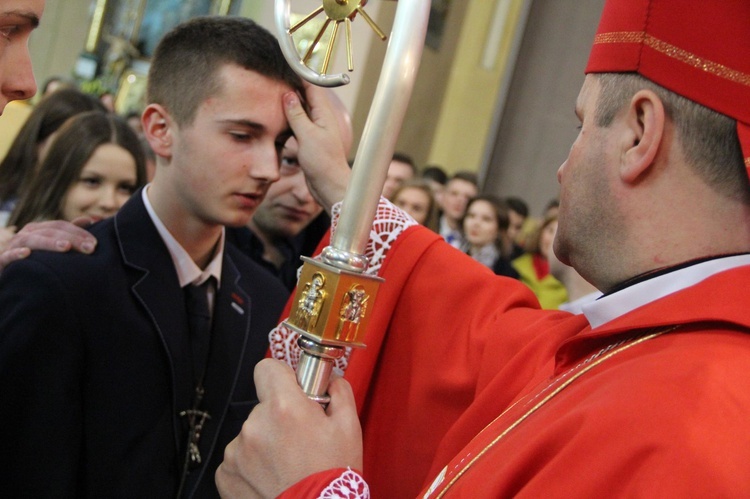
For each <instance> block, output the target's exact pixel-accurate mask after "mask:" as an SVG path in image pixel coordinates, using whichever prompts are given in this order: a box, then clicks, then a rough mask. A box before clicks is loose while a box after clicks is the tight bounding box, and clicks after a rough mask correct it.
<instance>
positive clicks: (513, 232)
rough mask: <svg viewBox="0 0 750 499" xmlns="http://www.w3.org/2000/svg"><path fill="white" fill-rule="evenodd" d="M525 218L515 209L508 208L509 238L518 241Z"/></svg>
mask: <svg viewBox="0 0 750 499" xmlns="http://www.w3.org/2000/svg"><path fill="white" fill-rule="evenodd" d="M524 221H525V219H524V217H523V216H522V215H520V214H518V213H517V212H515V211H513V210H508V239H509V240H511V241H517V240H518V236H519V235H520V234H521V230H523V223H524Z"/></svg>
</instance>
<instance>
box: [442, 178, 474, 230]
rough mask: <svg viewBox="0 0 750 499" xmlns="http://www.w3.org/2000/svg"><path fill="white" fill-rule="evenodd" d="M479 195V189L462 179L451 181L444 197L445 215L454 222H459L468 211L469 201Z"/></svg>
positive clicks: (446, 187) (444, 192) (447, 185)
mask: <svg viewBox="0 0 750 499" xmlns="http://www.w3.org/2000/svg"><path fill="white" fill-rule="evenodd" d="M476 195H477V187H476V186H475V185H474V184H472V183H471V182H467V181H465V180H461V179H457V178H455V179H453V180H449V181H448V184H446V186H445V190H444V191H443V195H442V202H443V205H442V207H443V213H444V214H445V216H447V217H448V218H450V219H452V220H459V219H460V218H461V217H462V216H463V215H464V211H465V210H466V204H467V203H468V202H469V199H471V198H473V197H474V196H476Z"/></svg>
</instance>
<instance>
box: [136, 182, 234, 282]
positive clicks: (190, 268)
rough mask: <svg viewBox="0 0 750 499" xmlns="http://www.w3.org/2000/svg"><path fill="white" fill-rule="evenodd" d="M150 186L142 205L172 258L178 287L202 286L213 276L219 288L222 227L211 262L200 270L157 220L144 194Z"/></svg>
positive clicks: (222, 242)
mask: <svg viewBox="0 0 750 499" xmlns="http://www.w3.org/2000/svg"><path fill="white" fill-rule="evenodd" d="M149 186H150V184H149V185H147V186H146V187H145V188H144V189H143V191H142V197H143V204H144V205H145V206H146V211H147V212H148V216H149V217H151V221H152V222H153V223H154V225H155V226H156V230H157V231H158V232H159V235H160V236H161V238H162V240H163V241H164V244H166V246H167V249H168V250H169V255H170V256H171V257H172V262H173V263H174V267H175V270H176V271H177V278H178V280H179V282H180V287H182V288H184V287H185V286H187V285H188V284H191V283H192V284H203V283H204V282H205V281H206V279H208V278H209V277H210V276H213V277H214V279H215V280H216V281H215V282H216V289H219V288H220V287H221V266H222V261H223V258H222V257H223V255H224V240H225V230H224V228H223V227H222V230H221V238H220V239H219V244H218V245H217V246H216V251H215V252H214V256H213V258H212V259H211V261H210V262H209V263H208V265H207V266H206V268H205V269H204V270H201V269H200V267H198V265H196V264H195V262H194V261H193V259H192V258H190V255H189V254H188V252H187V251H185V248H183V247H182V245H180V243H178V242H177V239H175V238H174V236H172V234H171V233H170V232H169V229H167V227H166V226H165V225H164V223H163V222H162V221H161V220H160V219H159V216H158V215H157V214H156V212H155V211H154V207H153V206H151V202H150V201H149V199H148V195H147V194H146V193H147V191H148V188H149Z"/></svg>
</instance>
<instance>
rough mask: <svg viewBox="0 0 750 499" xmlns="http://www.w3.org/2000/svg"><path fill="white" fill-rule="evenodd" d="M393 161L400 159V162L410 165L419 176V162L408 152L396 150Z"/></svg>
mask: <svg viewBox="0 0 750 499" xmlns="http://www.w3.org/2000/svg"><path fill="white" fill-rule="evenodd" d="M391 161H398V162H399V163H405V164H407V165H409V166H410V167H411V171H412V173H413V174H414V176H415V177H416V176H417V173H418V172H417V164H416V163H415V162H414V159H413V158H412V157H411V156H409V155H408V154H406V153H403V152H394V153H393V158H391Z"/></svg>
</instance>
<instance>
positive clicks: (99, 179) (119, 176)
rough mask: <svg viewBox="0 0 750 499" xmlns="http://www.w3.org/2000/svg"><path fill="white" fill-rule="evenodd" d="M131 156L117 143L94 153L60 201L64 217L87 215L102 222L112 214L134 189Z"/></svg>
mask: <svg viewBox="0 0 750 499" xmlns="http://www.w3.org/2000/svg"><path fill="white" fill-rule="evenodd" d="M136 182H137V177H136V165H135V159H134V158H133V156H132V155H131V154H130V153H129V152H128V151H126V150H125V149H123V148H122V147H120V146H118V145H116V144H102V145H101V146H99V147H98V148H96V150H95V151H94V154H92V155H91V158H89V160H88V161H87V162H86V164H85V165H84V166H83V169H82V170H81V174H80V175H79V177H78V180H76V181H75V182H74V183H73V185H72V186H71V187H70V189H69V190H68V193H67V194H66V196H65V199H64V200H63V209H62V212H63V218H64V219H65V220H68V221H71V220H73V219H75V218H78V217H82V216H87V217H90V218H92V219H94V220H95V221H96V220H101V219H103V218H108V217H111V216H112V215H114V214H115V213H116V212H117V210H119V209H120V207H121V206H122V205H123V204H125V202H126V201H127V200H128V199H129V198H130V196H131V195H132V194H133V192H134V191H135V188H136Z"/></svg>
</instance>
